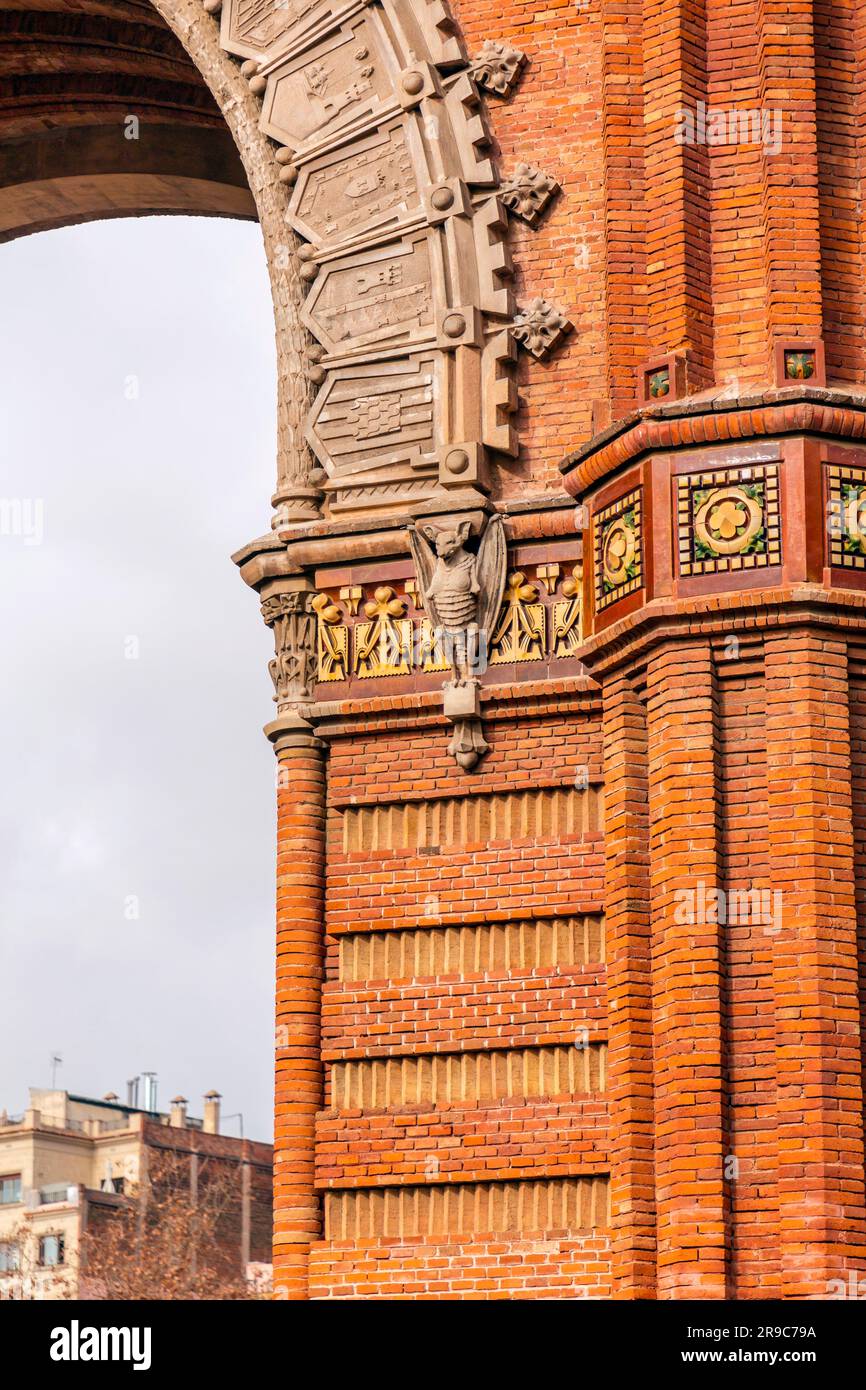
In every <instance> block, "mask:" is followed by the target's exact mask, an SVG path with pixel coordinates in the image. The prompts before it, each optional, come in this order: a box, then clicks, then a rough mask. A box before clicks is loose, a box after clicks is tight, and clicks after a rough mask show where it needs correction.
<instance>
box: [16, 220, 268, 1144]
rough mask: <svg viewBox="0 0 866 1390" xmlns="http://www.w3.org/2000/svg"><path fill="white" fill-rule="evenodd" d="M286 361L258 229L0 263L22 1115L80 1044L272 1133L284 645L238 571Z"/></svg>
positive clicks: (116, 1066) (93, 237)
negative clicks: (278, 662) (217, 1097)
mask: <svg viewBox="0 0 866 1390" xmlns="http://www.w3.org/2000/svg"><path fill="white" fill-rule="evenodd" d="M275 370H276V369H275V354H274V344H273V320H272V316H271V308H270V300H269V295H268V287H267V276H266V269H265V258H264V252H263V249H262V244H261V236H260V233H259V229H258V227H257V226H256V225H255V224H251V223H240V222H230V221H227V220H222V219H205V218H167V217H166V218H145V219H141V220H122V221H116V222H104V223H93V224H91V225H88V226H84V227H76V228H67V229H63V230H60V231H54V232H46V233H41V234H39V235H36V236H31V237H26V238H24V239H23V240H21V241H18V242H13V243H11V244H7V245H2V246H0V468H2V476H0V501H2V500H3V499H5V500H6V501H7V502H9V501H10V500H11V501H12V502H14V503H21V506H12V507H9V506H7V507H6V510H5V512H4V513H3V514H2V515H0V586H2V587H0V593H2V605H0V633H2V666H3V682H2V689H3V695H2V700H3V708H2V719H0V750H2V778H0V931H2V939H0V998H2V1015H0V1017H2V1025H0V1030H2V1046H0V1109H2V1108H3V1107H4V1106H5V1107H6V1108H7V1109H9V1110H10V1111H12V1112H15V1111H20V1110H23V1109H24V1106H25V1103H26V1099H27V1087H28V1086H31V1085H32V1086H45V1085H48V1084H49V1082H50V1058H51V1055H52V1053H53V1052H58V1053H59V1054H60V1055H61V1056H62V1058H63V1063H62V1066H61V1067H60V1068H59V1070H58V1073H57V1077H58V1084H61V1085H63V1086H64V1087H65V1088H66V1089H68V1090H71V1091H73V1092H76V1093H78V1094H84V1095H94V1096H100V1095H102V1094H104V1093H105V1092H106V1091H109V1090H114V1091H117V1092H118V1094H119V1095H120V1096H121V1098H125V1096H126V1082H127V1079H128V1078H129V1077H132V1076H134V1075H135V1074H136V1073H138V1072H141V1071H143V1070H150V1071H155V1072H157V1073H158V1077H159V1081H158V1086H159V1092H158V1099H159V1103H160V1107H161V1108H164V1107H166V1106H167V1103H168V1101H169V1100H170V1099H171V1097H172V1096H174V1095H176V1094H177V1093H178V1092H181V1093H182V1094H184V1095H185V1096H187V1097H188V1098H189V1100H190V1110H191V1113H193V1114H199V1115H200V1114H201V1096H202V1094H203V1092H205V1091H207V1090H209V1089H210V1088H211V1087H212V1086H215V1087H216V1088H217V1089H218V1090H220V1091H221V1092H222V1094H223V1098H224V1099H223V1109H224V1112H225V1113H229V1112H234V1111H242V1112H243V1116H244V1127H245V1132H246V1134H247V1135H249V1136H251V1137H255V1138H262V1139H265V1138H268V1139H269V1138H270V1137H271V1133H272V1119H271V1098H272V1074H271V1069H272V1038H273V1025H272V989H273V965H272V949H273V946H272V943H273V895H274V890H273V877H274V849H273V836H274V810H273V784H274V760H273V755H272V753H271V751H270V748H269V746H268V744H267V742H266V740H265V739H264V737H263V735H262V732H261V728H262V725H263V724H264V723H265V722H266V721H267V720H268V719H269V718H271V717H272V710H273V704H272V701H271V695H272V686H271V683H270V678H269V676H268V671H267V661H268V658H269V656H270V655H272V650H273V649H272V645H271V640H270V635H269V633H268V632H267V629H266V628H265V627H264V624H263V623H262V621H261V618H260V616H259V612H258V601H257V599H256V596H255V595H254V594H253V593H252V591H251V590H249V589H248V588H247V587H246V585H245V584H244V583H243V582H242V580H241V578H240V575H239V573H238V571H237V570H236V568H235V567H234V566H233V565H232V563H231V561H230V559H229V556H230V554H231V552H232V551H233V550H235V549H237V547H238V546H240V545H242V544H243V543H245V542H246V541H248V540H252V539H253V538H254V537H255V536H257V535H260V534H262V532H263V531H265V530H266V529H267V527H268V524H269V516H270V496H271V493H272V491H273V485H274V450H275V394H276V393H275ZM4 533H5V534H4ZM136 913H137V916H136ZM225 1130H226V1132H231V1133H237V1122H236V1121H229V1122H227V1123H226V1125H225Z"/></svg>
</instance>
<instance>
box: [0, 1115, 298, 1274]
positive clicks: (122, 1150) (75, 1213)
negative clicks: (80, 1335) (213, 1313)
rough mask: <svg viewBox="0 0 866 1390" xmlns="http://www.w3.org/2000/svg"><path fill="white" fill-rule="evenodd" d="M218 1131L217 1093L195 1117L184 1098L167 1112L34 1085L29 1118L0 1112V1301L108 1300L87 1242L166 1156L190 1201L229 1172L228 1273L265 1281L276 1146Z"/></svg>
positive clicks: (156, 1177)
mask: <svg viewBox="0 0 866 1390" xmlns="http://www.w3.org/2000/svg"><path fill="white" fill-rule="evenodd" d="M219 1129H220V1097H219V1096H218V1095H217V1093H216V1092H211V1093H209V1095H208V1096H206V1097H205V1103H204V1118H203V1119H196V1118H194V1117H193V1116H191V1115H188V1113H187V1103H186V1101H185V1100H184V1099H183V1098H182V1097H177V1099H176V1100H175V1101H174V1102H173V1103H172V1107H171V1111H170V1112H169V1113H168V1114H161V1113H159V1112H158V1111H156V1109H155V1108H154V1109H153V1110H145V1109H138V1108H137V1107H135V1106H133V1105H122V1104H121V1103H120V1102H119V1101H118V1099H117V1096H115V1095H108V1096H106V1097H104V1098H103V1099H102V1100H96V1099H91V1098H89V1097H86V1096H74V1095H70V1094H69V1093H68V1092H66V1091H58V1090H41V1089H38V1088H33V1087H31V1090H30V1104H29V1106H28V1108H27V1110H26V1111H25V1112H24V1113H23V1115H19V1116H10V1115H9V1114H7V1112H6V1111H3V1113H2V1114H0V1299H63V1298H88V1297H95V1296H100V1293H99V1288H98V1279H97V1280H96V1283H95V1282H94V1271H93V1270H92V1269H91V1271H90V1279H89V1280H88V1260H87V1257H86V1256H85V1258H83V1259H82V1253H83V1247H82V1237H84V1236H85V1234H87V1233H90V1234H91V1236H97V1235H98V1233H99V1232H100V1231H101V1230H104V1229H105V1226H106V1223H108V1222H110V1221H111V1219H112V1216H114V1215H116V1214H117V1213H118V1212H119V1211H120V1210H121V1209H122V1208H123V1207H124V1205H125V1204H128V1202H129V1201H130V1199H132V1198H137V1197H138V1195H139V1194H140V1193H141V1191H142V1189H143V1188H144V1187H146V1186H147V1185H148V1184H153V1183H154V1182H155V1181H156V1182H158V1181H160V1171H161V1170H160V1162H161V1160H162V1159H163V1157H164V1156H166V1155H169V1156H171V1158H172V1165H171V1174H170V1176H171V1179H172V1181H173V1182H175V1183H177V1184H178V1185H179V1186H180V1187H181V1189H182V1196H181V1200H183V1201H185V1200H187V1198H186V1196H185V1195H183V1194H185V1193H186V1192H187V1191H188V1192H189V1193H190V1194H193V1193H195V1192H196V1190H197V1189H198V1188H199V1187H200V1186H201V1184H203V1183H204V1182H206V1181H207V1178H208V1175H209V1173H211V1172H213V1171H214V1170H219V1171H220V1172H222V1173H223V1174H224V1175H225V1177H224V1179H221V1180H223V1181H224V1182H225V1186H226V1188H227V1190H228V1192H229V1194H230V1198H229V1200H228V1201H227V1202H226V1213H225V1218H224V1220H223V1221H222V1223H221V1231H220V1236H221V1240H220V1246H221V1249H220V1255H221V1257H223V1256H224V1259H225V1264H226V1267H227V1268H228V1267H234V1269H235V1270H236V1271H238V1272H239V1273H240V1272H241V1271H243V1272H244V1273H245V1274H247V1273H248V1274H249V1277H250V1279H252V1280H253V1281H255V1282H256V1283H258V1284H261V1282H262V1279H263V1278H264V1268H263V1267H264V1266H265V1265H266V1264H268V1263H269V1261H270V1237H271V1220H272V1175H273V1161H272V1160H273V1151H272V1148H271V1146H270V1145H269V1144H261V1143H253V1142H251V1141H250V1140H245V1139H238V1138H235V1137H234V1136H233V1135H223V1134H220V1132H219ZM95 1253H96V1251H95V1248H94V1254H95ZM96 1273H97V1274H98V1271H96Z"/></svg>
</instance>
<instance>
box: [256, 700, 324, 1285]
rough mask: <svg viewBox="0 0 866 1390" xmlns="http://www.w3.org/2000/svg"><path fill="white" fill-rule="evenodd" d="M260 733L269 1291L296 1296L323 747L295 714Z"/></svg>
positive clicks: (302, 1271) (316, 1049)
mask: <svg viewBox="0 0 866 1390" xmlns="http://www.w3.org/2000/svg"><path fill="white" fill-rule="evenodd" d="M268 733H269V735H270V737H271V738H272V739H273V741H274V745H275V751H276V755H277V760H278V765H279V779H278V789H277V997H276V1026H277V1034H276V1095H275V1112H276V1113H275V1133H274V1295H275V1297H277V1298H285V1299H304V1298H307V1297H308V1279H307V1271H308V1261H309V1253H310V1245H311V1243H312V1242H313V1241H314V1240H318V1239H320V1238H321V1231H322V1224H321V1208H320V1202H319V1199H318V1198H317V1196H316V1192H315V1187H314V1166H315V1165H314V1160H315V1126H316V1113H317V1112H318V1111H319V1110H321V1109H322V1106H323V1103H324V1067H323V1065H322V1060H321V1045H320V1033H321V998H322V976H323V973H324V910H325V902H324V897H325V750H324V745H323V744H322V742H321V741H320V740H319V739H317V738H316V737H315V736H314V734H313V730H312V728H311V726H310V725H309V724H308V723H307V722H306V721H305V720H304V719H301V718H300V717H299V716H297V715H294V716H293V715H287V716H283V717H282V718H281V719H280V720H278V721H276V723H275V724H274V725H271V726H270V728H269V730H268Z"/></svg>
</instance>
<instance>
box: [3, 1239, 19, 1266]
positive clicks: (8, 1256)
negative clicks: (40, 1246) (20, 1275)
mask: <svg viewBox="0 0 866 1390" xmlns="http://www.w3.org/2000/svg"><path fill="white" fill-rule="evenodd" d="M18 1267H19V1253H18V1246H17V1245H16V1243H15V1241H14V1240H0V1274H11V1273H12V1272H13V1271H14V1270H16V1269H18Z"/></svg>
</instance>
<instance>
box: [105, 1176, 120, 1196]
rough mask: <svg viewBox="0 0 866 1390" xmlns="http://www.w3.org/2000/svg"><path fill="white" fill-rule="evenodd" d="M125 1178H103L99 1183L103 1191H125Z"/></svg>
mask: <svg viewBox="0 0 866 1390" xmlns="http://www.w3.org/2000/svg"><path fill="white" fill-rule="evenodd" d="M123 1184H124V1179H123V1178H103V1179H102V1182H101V1183H100V1184H99V1186H100V1189H101V1190H102V1191H103V1192H118V1193H120V1192H123Z"/></svg>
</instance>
